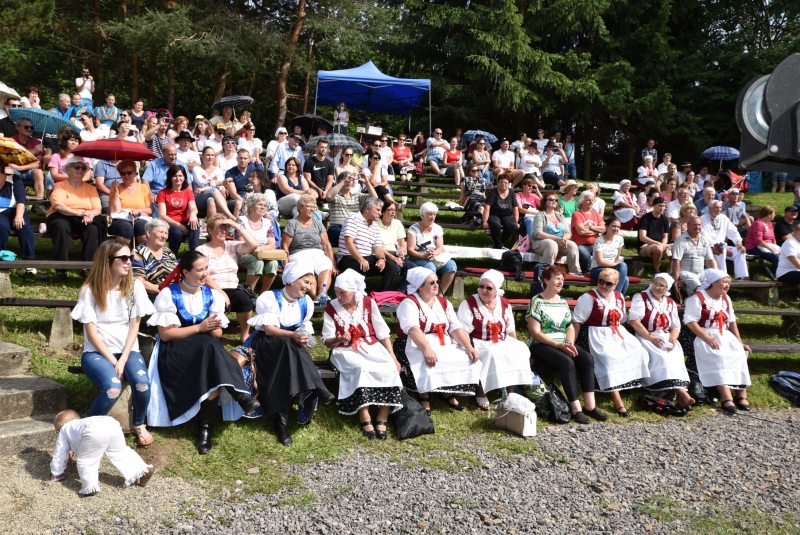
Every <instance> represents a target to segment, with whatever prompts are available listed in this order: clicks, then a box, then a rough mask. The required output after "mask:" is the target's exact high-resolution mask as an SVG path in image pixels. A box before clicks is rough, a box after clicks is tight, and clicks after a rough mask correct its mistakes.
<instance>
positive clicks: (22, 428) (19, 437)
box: [0, 414, 56, 457]
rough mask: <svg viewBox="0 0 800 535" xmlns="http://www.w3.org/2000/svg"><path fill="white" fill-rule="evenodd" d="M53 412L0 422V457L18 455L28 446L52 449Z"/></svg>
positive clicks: (53, 438)
mask: <svg viewBox="0 0 800 535" xmlns="http://www.w3.org/2000/svg"><path fill="white" fill-rule="evenodd" d="M53 418H55V414H46V415H41V416H35V417H33V418H20V419H18V420H8V421H6V422H0V457H5V456H9V455H19V453H20V452H22V451H24V450H26V449H28V448H36V449H41V450H45V451H47V452H48V453H49V452H51V451H53V446H55V443H56V434H55V432H54V430H55V428H54V427H53Z"/></svg>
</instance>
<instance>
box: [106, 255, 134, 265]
mask: <svg viewBox="0 0 800 535" xmlns="http://www.w3.org/2000/svg"><path fill="white" fill-rule="evenodd" d="M108 259H109V260H111V261H112V262H113V261H114V260H122V263H123V264H127V263H128V262H133V255H132V254H129V255H124V254H122V255H117V256H109V257H108Z"/></svg>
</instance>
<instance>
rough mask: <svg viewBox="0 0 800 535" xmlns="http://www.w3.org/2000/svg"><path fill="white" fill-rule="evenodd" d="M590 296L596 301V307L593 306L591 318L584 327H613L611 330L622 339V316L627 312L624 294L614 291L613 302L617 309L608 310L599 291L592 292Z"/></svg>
mask: <svg viewBox="0 0 800 535" xmlns="http://www.w3.org/2000/svg"><path fill="white" fill-rule="evenodd" d="M589 295H591V296H592V299H593V300H594V306H592V313H591V314H589V318H588V319H587V320H586V323H584V325H585V326H586V327H611V329H612V330H613V331H614V334H616V335H617V336H619V337H620V338H622V333H621V332H620V331H619V325H620V321H621V320H622V314H623V313H624V311H625V298H624V297H622V294H621V293H619V292H617V291H614V299H613V301H614V303H615V306H616V308H608V309H607V308H606V305H605V304H604V303H603V302H602V301H601V300H600V296H599V295H598V294H597V290H591V291H590V292H589Z"/></svg>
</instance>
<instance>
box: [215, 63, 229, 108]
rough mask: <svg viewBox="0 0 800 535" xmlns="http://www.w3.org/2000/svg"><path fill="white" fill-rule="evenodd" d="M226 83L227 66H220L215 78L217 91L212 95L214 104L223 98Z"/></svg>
mask: <svg viewBox="0 0 800 535" xmlns="http://www.w3.org/2000/svg"><path fill="white" fill-rule="evenodd" d="M227 83H228V65H226V64H224V63H223V64H222V66H221V67H220V69H219V76H217V91H216V93H214V102H216V101H218V100H219V99H221V98H222V97H224V96H225V86H226V85H227Z"/></svg>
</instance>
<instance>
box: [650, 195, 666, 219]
mask: <svg viewBox="0 0 800 535" xmlns="http://www.w3.org/2000/svg"><path fill="white" fill-rule="evenodd" d="M666 207H667V201H666V199H664V197H656V198H655V199H654V200H653V215H654V216H656V217H661V214H663V213H664V209H665V208H666Z"/></svg>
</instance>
